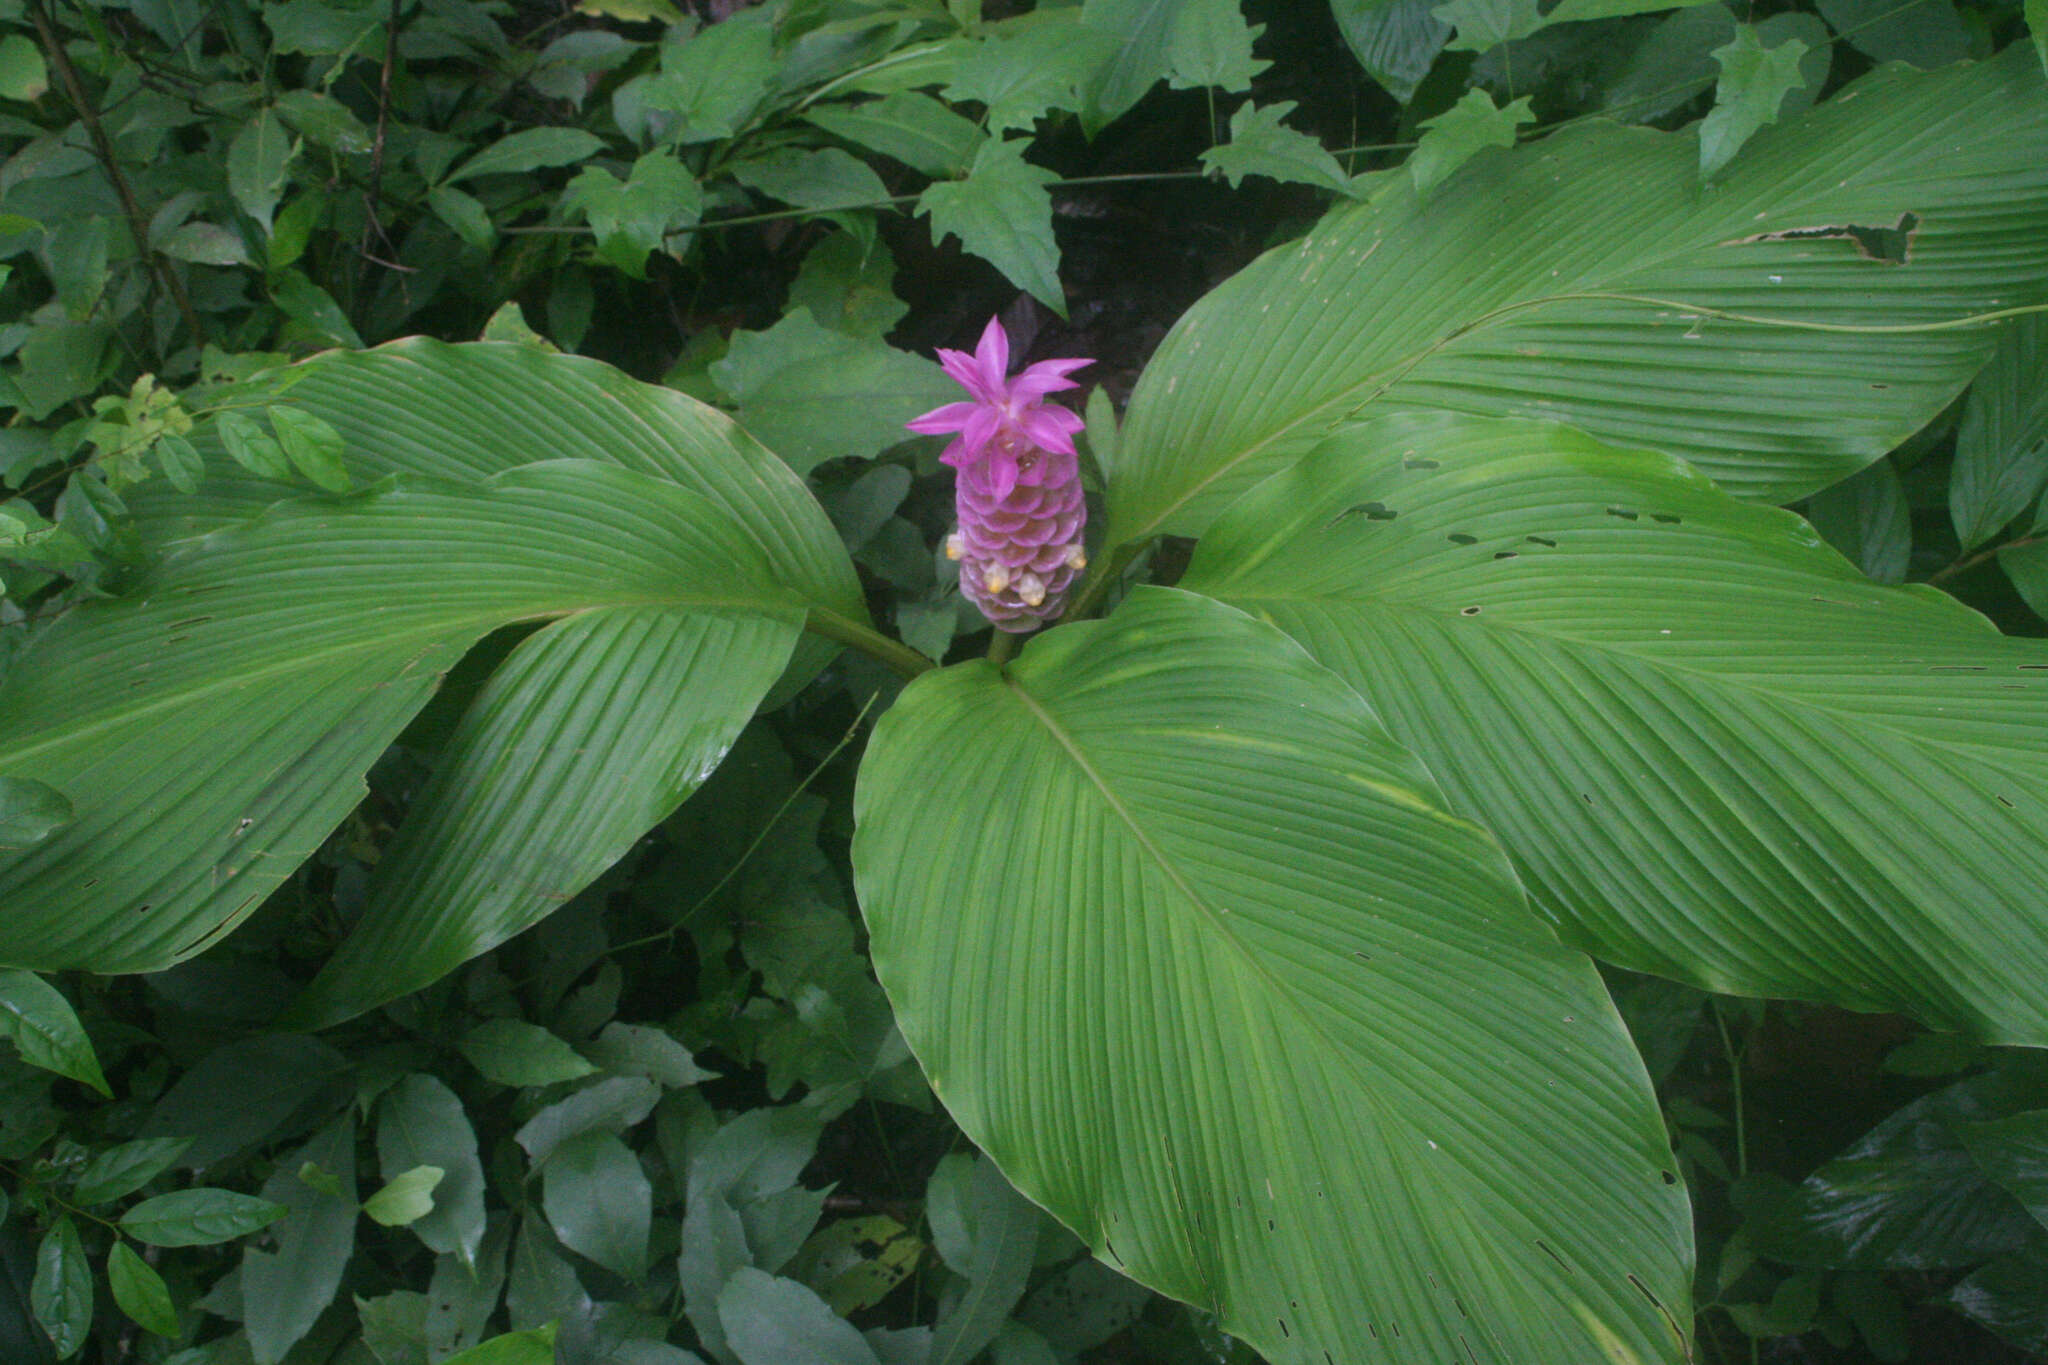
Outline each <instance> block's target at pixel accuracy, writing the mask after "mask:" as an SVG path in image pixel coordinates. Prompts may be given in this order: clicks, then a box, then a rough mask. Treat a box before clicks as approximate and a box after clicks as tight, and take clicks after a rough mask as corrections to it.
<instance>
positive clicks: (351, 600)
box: [0, 460, 806, 972]
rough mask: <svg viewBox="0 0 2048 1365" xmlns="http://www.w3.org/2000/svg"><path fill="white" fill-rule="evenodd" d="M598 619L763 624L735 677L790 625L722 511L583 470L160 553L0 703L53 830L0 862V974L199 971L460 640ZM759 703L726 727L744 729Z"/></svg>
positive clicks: (360, 501) (376, 496)
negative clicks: (49, 802) (43, 792)
mask: <svg viewBox="0 0 2048 1365" xmlns="http://www.w3.org/2000/svg"><path fill="white" fill-rule="evenodd" d="M605 607H637V608H650V609H659V610H663V611H669V612H677V613H688V614H710V615H718V616H725V615H739V616H743V617H750V618H759V619H765V620H767V621H770V622H773V623H774V624H775V627H776V629H775V631H773V632H765V633H760V634H758V635H757V637H756V639H755V645H754V647H755V648H756V649H758V650H759V651H760V652H761V655H760V657H759V658H757V659H756V660H755V662H754V667H755V668H759V667H763V666H765V667H769V668H773V669H779V668H780V667H781V666H782V665H783V663H784V662H785V661H786V659H787V657H788V652H789V650H790V648H791V647H792V646H793V644H794V642H795V639H796V636H797V632H798V630H799V629H800V626H801V623H802V620H803V617H804V612H805V609H806V602H805V600H804V599H803V598H802V597H801V596H800V595H799V594H798V593H797V592H795V591H794V590H792V589H790V588H788V587H785V586H783V585H782V584H781V583H780V582H779V581H778V578H777V575H776V573H775V572H774V570H773V569H772V568H771V567H770V565H769V564H768V562H767V558H766V556H765V555H764V554H763V553H762V552H761V550H760V549H759V547H758V545H757V544H756V542H755V541H754V539H753V538H752V537H751V536H750V535H749V534H748V532H747V530H746V529H745V528H744V527H743V526H742V525H740V524H739V523H736V522H735V521H733V520H732V519H731V518H730V517H728V516H727V515H725V514H724V511H723V509H721V508H719V507H717V506H715V505H714V504H712V503H710V502H709V501H708V500H707V499H706V498H704V497H703V496H701V495H700V494H697V493H694V492H691V491H689V490H686V489H684V488H681V487H678V486H676V485H675V484H673V483H671V482H668V481H666V480H664V479H661V478H658V477H655V476H653V475H651V474H646V473H640V472H636V471H633V470H630V469H625V468H621V467H619V466H617V465H615V464H604V463H598V462H594V461H574V460H567V461H552V462H548V463H544V464H537V465H528V466H524V467H519V468H513V469H508V470H506V471H504V472H502V473H499V474H496V475H494V476H491V477H488V478H486V479H484V480H482V481H481V482H475V483H470V482H450V481H447V480H437V479H431V478H424V477H413V478H401V477H398V476H393V477H391V478H389V479H387V480H385V481H383V482H381V483H380V484H379V485H378V486H377V487H376V488H374V489H372V490H369V491H366V492H364V493H362V494H359V495H355V496H351V497H344V498H325V497H319V498H310V499H305V500H301V501H295V502H288V503H284V504H281V505H279V506H277V507H275V508H273V509H271V510H270V511H269V512H267V513H264V514H262V515H260V516H257V517H255V518H254V519H252V520H246V521H242V522H239V523H233V524H229V525H228V526H227V527H226V528H225V529H221V530H218V531H215V532H213V533H212V534H210V535H206V536H202V537H198V538H195V539H190V540H186V541H184V542H182V543H180V544H178V545H177V546H175V547H174V548H172V549H171V550H170V551H169V552H168V553H166V554H165V555H164V556H163V557H162V559H161V561H160V562H159V563H157V564H156V565H155V566H154V567H153V569H152V570H151V572H150V576H149V578H148V579H147V581H146V582H144V583H143V584H141V585H140V586H139V587H138V588H137V589H136V590H135V591H134V592H133V593H132V594H131V595H129V596H127V597H125V598H121V599H118V600H111V601H104V602H93V603H88V604H86V605H83V606H81V607H79V608H76V609H74V610H73V611H72V612H71V613H70V614H68V615H67V616H65V617H63V618H62V619H60V620H58V621H57V622H55V623H53V624H52V625H51V626H50V627H49V628H47V629H46V630H44V631H42V632H41V633H40V634H39V635H38V636H37V637H36V638H34V639H32V640H31V642H30V643H29V644H28V645H27V646H25V647H24V648H23V649H22V650H21V651H20V652H19V653H18V654H17V655H16V656H15V657H14V659H13V660H12V661H11V665H10V667H9V669H8V672H7V674H6V676H5V678H4V679H0V772H5V773H7V774H9V775H18V776H27V777H33V778H35V779H36V780H39V781H45V782H48V783H49V784H50V785H52V786H54V787H56V788H58V789H59V790H61V791H63V792H64V793H65V794H66V796H67V797H68V798H69V799H70V800H71V802H72V804H73V806H74V809H75V811H76V814H77V819H76V820H75V821H74V822H73V823H72V824H70V825H68V826H66V827H65V828H64V829H62V830H61V831H59V832H58V833H56V834H54V835H52V836H51V837H50V838H48V839H46V840H44V841H42V842H41V843H39V844H37V845H35V846H33V847H32V848H30V849H28V850H27V851H25V852H23V853H20V854H18V855H15V856H12V857H10V858H9V859H7V860H5V861H0V903H4V904H5V905H6V906H7V907H8V915H7V917H6V922H5V924H4V925H0V961H6V962H8V963H13V964H19V965H23V966H30V967H35V968H38V969H43V970H56V969H62V968H72V967H83V968H89V969H91V970H94V971H100V972H116V971H146V970H153V969H157V968H161V967H165V966H169V965H171V964H172V963H174V962H177V961H180V960H182V959H183V958H185V957H188V956H190V955H192V954H193V953H196V952H198V951H199V950H200V949H202V948H203V947H205V946H206V945H207V944H208V943H210V942H212V941H213V940H214V939H215V938H217V937H218V936H219V935H220V934H222V933H224V932H225V931H226V930H228V929H229V928H231V927H232V926H233V925H234V924H235V923H237V922H239V920H240V919H241V918H242V917H243V916H245V915H246V914H247V913H248V912H249V911H250V910H251V909H253V908H254V906H255V905H256V904H257V903H258V902H259V901H261V900H262V898H263V897H264V896H265V895H267V894H268V893H269V891H270V890H271V889H273V888H274V887H275V886H277V885H278V883H279V882H280V881H281V880H282V879H283V878H284V877H285V876H287V875H288V874H289V873H290V872H291V871H292V870H293V869H294V868H295V867H296V866H297V865H298V863H299V862H301V861H302V860H303V859H304V858H305V857H306V856H307V855H308V854H309V853H310V852H311V851H312V850H313V849H314V848H315V847H317V846H318V844H319V842H320V841H321V840H322V839H324V838H325V837H326V835H327V834H328V832H329V831H330V830H331V829H332V828H333V827H334V826H335V824H336V823H338V822H339V821H340V820H341V818H342V817H343V816H344V815H346V813H347V812H348V810H349V809H350V807H351V806H353V805H354V803H355V801H356V800H357V799H358V798H359V797H360V795H361V792H362V781H361V779H362V774H363V772H364V771H365V770H366V769H367V768H368V766H369V764H370V763H371V762H372V761H373V760H374V759H375V758H376V757H377V755H378V754H379V753H380V752H381V751H382V749H383V748H384V746H385V745H386V744H388V743H389V742H390V741H391V740H392V739H393V738H395V737H396V735H397V734H398V732H399V730H400V729H401V728H402V727H403V726H404V724H405V722H406V721H407V720H408V719H409V718H410V717H411V716H412V714H413V713H414V712H415V711H417V709H418V708H419V707H420V706H421V705H422V704H423V703H424V702H425V700H426V699H427V697H428V696H429V695H430V694H431V692H432V690H433V689H434V687H435V685H436V684H437V683H438V681H439V677H440V675H441V674H442V673H443V672H445V671H446V670H447V669H448V668H449V667H450V666H451V665H452V664H453V663H454V662H455V660H456V659H457V658H458V657H459V656H460V655H461V654H462V653H463V652H464V651H465V650H466V649H468V648H469V646H470V645H471V644H473V643H474V642H475V641H476V640H477V639H478V638H480V637H481V636H482V635H484V634H486V633H487V632H489V631H491V630H494V629H496V628H498V627H500V626H502V625H505V624H508V623H511V622H515V621H525V620H536V619H540V620H544V619H547V618H551V617H558V616H565V615H570V614H573V613H576V612H580V611H588V610H592V609H597V608H605ZM745 672H746V670H745V668H744V667H740V668H739V669H738V673H737V674H736V676H738V675H743V674H744V673H745ZM758 701H759V695H758V692H755V693H753V694H750V695H734V696H730V697H727V698H726V699H725V704H726V705H728V706H731V707H737V708H738V709H739V712H740V718H741V719H744V716H745V714H746V713H747V712H748V711H751V709H752V708H753V706H754V705H755V704H756V703H757V702H758ZM697 761H700V762H701V761H702V759H701V756H700V758H699V760H697Z"/></svg>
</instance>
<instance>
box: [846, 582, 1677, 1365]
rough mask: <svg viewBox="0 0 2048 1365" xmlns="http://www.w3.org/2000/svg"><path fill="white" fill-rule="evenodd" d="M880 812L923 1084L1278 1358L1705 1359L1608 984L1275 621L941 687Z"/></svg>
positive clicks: (910, 739)
mask: <svg viewBox="0 0 2048 1365" xmlns="http://www.w3.org/2000/svg"><path fill="white" fill-rule="evenodd" d="M856 819H857V822H858V833H857V835H856V838H855V842H854V870H855V877H856V881H857V884H858V887H859V891H860V899H861V904H862V907H863V911H864V913H865V915H866V916H867V920H868V925H869V928H870V930H871V934H872V947H873V956H874V961H875V965H876V970H877V972H878V974H879V976H880V977H881V980H882V983H883V985H884V986H885V987H886V988H887V989H888V991H889V994H890V997H891V999H892V1001H893V1002H894V1004H895V1006H896V1009H897V1016H898V1020H899V1022H900V1024H901V1027H902V1029H903V1033H904V1036H905V1038H906V1039H908V1040H909V1042H910V1044H911V1046H912V1048H913V1049H914V1050H915V1051H916V1053H917V1055H918V1058H919V1061H920V1062H921V1063H922V1064H923V1065H924V1067H925V1070H926V1073H927V1075H928V1076H929V1077H930V1078H931V1081H932V1084H933V1088H934V1089H935V1090H936V1091H937V1092H938V1094H939V1095H940V1097H941V1098H942V1099H943V1100H944V1101H945V1103H946V1106H947V1108H948V1110H949V1111H950V1112H951V1113H952V1114H953V1115H954V1117H955V1118H956V1119H957V1120H958V1121H959V1123H960V1125H961V1127H962V1128H963V1129H964V1130H965V1131H966V1132H967V1133H968V1134H969V1136H970V1137H972V1138H973V1139H974V1140H975V1142H976V1143H977V1144H978V1145H979V1146H980V1147H981V1148H982V1149H983V1151H985V1152H986V1153H988V1155H989V1156H991V1157H992V1158H993V1159H994V1160H995V1161H996V1162H997V1163H998V1164H999V1165H1000V1166H1001V1168H1002V1170H1003V1172H1004V1174H1005V1175H1006V1176H1007V1177H1008V1178H1009V1179H1010V1180H1011V1182H1012V1183H1013V1184H1015V1186H1016V1187H1017V1188H1018V1189H1019V1190H1021V1191H1022V1192H1023V1193H1024V1194H1026V1195H1027V1196H1029V1197H1030V1198H1031V1199H1033V1200H1034V1201H1036V1202H1038V1203H1039V1204H1041V1205H1042V1206H1044V1207H1045V1208H1047V1209H1048V1210H1050V1211H1051V1212H1052V1213H1053V1214H1054V1215H1055V1216H1056V1217H1058V1218H1059V1219H1060V1220H1061V1221H1062V1222H1064V1223H1066V1224H1067V1225H1068V1226H1069V1227H1071V1228H1073V1229H1074V1230H1075V1231H1077V1232H1078V1233H1079V1234H1080V1235H1081V1236H1082V1237H1083V1238H1084V1239H1085V1240H1086V1241H1087V1243H1088V1244H1089V1246H1090V1247H1091V1248H1092V1249H1094V1250H1095V1252H1096V1253H1097V1254H1098V1255H1099V1256H1101V1257H1103V1258H1104V1259H1105V1260H1107V1261H1109V1262H1110V1263H1112V1264H1114V1265H1116V1266H1117V1267H1118V1268H1120V1269H1121V1270H1123V1271H1124V1272H1125V1273H1126V1274H1128V1275H1131V1276H1132V1277H1134V1278H1136V1279H1138V1280H1139V1281H1141V1282H1143V1283H1145V1284H1148V1285H1151V1286H1153V1287H1155V1288H1157V1289H1159V1290H1161V1291H1162V1292H1165V1293H1168V1294H1172V1295H1175V1296H1176V1297H1179V1298H1182V1299H1186V1300H1188V1301H1190V1302H1193V1303H1196V1304H1198V1305H1200V1306H1202V1307H1204V1308H1206V1309H1209V1310H1211V1311H1214V1312H1216V1313H1218V1314H1220V1315H1221V1318H1222V1321H1223V1323H1224V1325H1225V1326H1226V1327H1227V1328H1229V1330H1231V1331H1232V1332H1234V1333H1237V1334H1238V1335H1240V1336H1242V1337H1244V1338H1245V1339H1246V1340H1247V1341H1249V1342H1251V1343H1252V1344H1253V1345H1254V1346H1256V1347H1257V1348H1258V1349H1259V1350H1260V1351H1262V1352H1264V1353H1265V1354H1266V1356H1267V1357H1268V1358H1269V1359H1271V1360H1273V1361H1275V1362H1280V1363H1282V1365H1293V1363H1294V1362H1303V1363H1304V1365H1311V1363H1312V1365H1324V1362H1325V1359H1326V1357H1325V1355H1324V1353H1325V1352H1328V1353H1329V1356H1330V1357H1333V1358H1336V1359H1340V1360H1362V1359H1379V1360H1390V1361H1431V1362H1436V1361H1442V1360H1447V1359H1459V1358H1462V1359H1476V1360H1479V1361H1485V1362H1493V1361H1499V1362H1507V1361H1529V1360H1580V1359H1591V1358H1595V1357H1596V1356H1599V1355H1601V1354H1602V1353H1604V1352H1607V1351H1609V1350H1610V1349H1611V1350H1612V1351H1613V1352H1614V1353H1615V1354H1616V1357H1617V1358H1623V1359H1627V1358H1635V1359H1640V1360H1644V1361H1649V1360H1677V1359H1679V1358H1680V1355H1681V1342H1680V1339H1679V1338H1678V1336H1676V1335H1675V1334H1674V1330H1673V1327H1672V1323H1673V1322H1674V1321H1675V1322H1676V1323H1679V1324H1685V1323H1688V1322H1689V1320H1690V1319H1689V1313H1688V1309H1687V1305H1686V1295H1687V1268H1686V1267H1687V1261H1688V1259H1689V1255H1690V1231H1689V1226H1688V1214H1687V1208H1686V1204H1685V1199H1684V1195H1683V1192H1682V1191H1681V1190H1679V1189H1677V1188H1676V1187H1675V1178H1674V1177H1670V1176H1668V1175H1666V1174H1665V1173H1664V1172H1665V1170H1666V1168H1667V1167H1668V1165H1669V1160H1670V1155H1669V1150H1668V1146H1667V1144H1666V1141H1665V1138H1664V1133H1663V1129H1662V1125H1661V1123H1660V1122H1659V1120H1658V1118H1657V1114H1656V1109H1655V1104H1654V1101H1653V1100H1652V1098H1651V1095H1650V1090H1649V1085H1648V1082H1647V1080H1646V1079H1645V1077H1644V1075H1643V1072H1642V1066H1641V1063H1640V1062H1639V1061H1638V1060H1637V1059H1636V1057H1635V1055H1634V1053H1633V1052H1632V1051H1631V1049H1630V1047H1629V1043H1628V1040H1627V1037H1626V1035H1625V1033H1624V1032H1623V1030H1622V1026H1621V1024H1620V1021H1619V1019H1618V1017H1617V1016H1616V1015H1615V1013H1614V1011H1613V1008H1612V1006H1611V1005H1610V1003H1609V1002H1608V999H1607V996H1606V993H1605V992H1604V990H1603V989H1602V988H1601V986H1600V983H1599V980H1598V978H1597V976H1596V975H1595V974H1594V972H1593V970H1592V968H1591V966H1590V964H1589V963H1587V962H1586V960H1585V959H1584V958H1582V957H1580V956H1579V955H1578V954H1577V953H1575V952H1573V951H1570V950H1568V949H1565V948H1563V947H1561V946H1560V945H1559V944H1558V943H1557V942H1556V941H1555V939H1554V938H1553V937H1552V936H1551V934H1550V933H1549V931H1548V930H1547V929H1546V928H1545V927H1544V926H1543V925H1542V924H1541V922H1540V921H1539V920H1537V919H1536V917H1535V916H1533V915H1531V914H1530V913H1529V912H1528V910H1527V909H1526V907H1525V906H1524V904H1523V902H1522V900H1521V896H1520V893H1519V891H1518V889H1517V888H1516V886H1515V884H1514V880H1513V878H1512V876H1511V875H1510V874H1509V872H1508V870H1507V866H1506V862H1505V860H1504V859H1503V858H1502V857H1501V855H1500V853H1499V851H1498V849H1497V848H1496V847H1495V846H1494V844H1493V843H1492V841H1491V840H1489V839H1488V838H1487V837H1486V835H1485V834H1484V833H1482V832H1481V831H1480V830H1478V829H1477V828H1476V827H1475V826H1472V825H1470V824H1468V823H1466V822H1465V821H1463V820H1460V819H1457V818H1456V817H1454V816H1451V815H1448V814H1446V813H1445V812H1444V810H1443V808H1442V805H1441V802H1440V799H1439V797H1438V795H1437V793H1436V790H1435V788H1434V786H1433V785H1432V784H1431V782H1430V780H1429V778H1428V776H1427V774H1426V773H1424V772H1423V770H1422V768H1421V766H1420V765H1419V764H1418V763H1416V762H1415V760H1414V759H1413V758H1412V757H1411V756H1410V755H1409V754H1407V753H1406V752H1405V751H1403V750H1401V749H1400V748H1398V747H1397V746H1396V745H1395V744H1394V743H1393V742H1392V741H1391V740H1390V739H1388V737H1387V735H1386V734H1385V732H1384V731H1383V730H1381V729H1380V727H1379V726H1378V725H1377V724H1376V723H1375V722H1374V721H1373V720H1372V718H1371V716H1370V714H1369V713H1368V712H1367V711H1366V710H1365V708H1364V707H1363V706H1362V705H1361V704H1360V702H1359V699H1358V698H1357V696H1356V695H1355V694H1354V693H1353V692H1352V691H1351V690H1350V689H1349V688H1347V687H1345V686H1344V685H1343V684H1342V683H1341V682H1340V681H1339V680H1338V679H1336V678H1335V677H1333V676H1332V675H1331V674H1330V673H1328V672H1327V671H1326V670H1324V669H1323V668H1321V667H1319V666H1318V665H1316V664H1315V663H1314V662H1313V661H1311V660H1310V659H1308V658H1307V657H1305V656H1304V655H1303V654H1301V653H1300V652H1299V651H1297V650H1295V649H1293V648H1291V647H1290V646H1289V645H1288V643H1287V642H1286V640H1285V639H1284V638H1283V637H1281V636H1280V635H1279V634H1278V633H1277V632H1274V631H1273V630H1271V629H1270V628H1269V627H1266V626H1263V625H1261V624H1259V623H1256V622H1253V621H1251V620H1249V619H1247V618H1245V617H1244V616H1242V615H1240V614H1239V613H1237V612H1234V611H1230V610H1228V609H1226V608H1223V607H1221V606H1218V605H1217V604H1215V603H1213V602H1206V601H1203V600H1201V599H1199V598H1196V597H1193V596H1190V595H1188V594H1185V593H1180V592H1176V591H1173V590H1170V589H1162V588H1147V589H1143V590H1141V592H1140V593H1139V594H1138V595H1137V596H1135V597H1134V598H1133V599H1132V600H1130V601H1129V602H1127V603H1126V604H1125V605H1124V606H1123V607H1122V608H1121V609H1120V610H1119V612H1118V613H1117V615H1116V616H1115V617H1114V618H1112V619H1111V620H1110V621H1108V622H1090V623H1087V624H1083V625H1076V626H1069V627H1066V628H1062V629H1060V630H1058V631H1055V632H1053V633H1051V634H1050V635H1047V636H1043V637H1041V638H1039V639H1038V640H1036V641H1034V642H1033V643H1032V644H1030V645H1029V646H1027V648H1026V650H1025V652H1024V654H1023V656H1022V658H1021V660H1020V661H1019V662H1017V663H1015V664H1013V665H1012V666H1011V667H1010V668H1009V670H1008V672H1007V673H1004V672H999V671H998V670H997V669H995V668H993V667H991V666H989V665H988V664H986V663H982V662H975V663H968V664H962V665H959V666H957V667H954V668H950V669H947V670H944V671H943V672H938V673H933V674H928V675H926V676H925V677H923V678H921V679H919V680H918V681H917V682H915V683H913V684H912V685H911V686H910V687H909V688H908V689H906V691H905V692H904V694H903V696H902V698H901V700H900V701H899V702H898V704H897V705H896V707H895V708H894V709H892V710H891V711H890V712H889V713H888V714H887V715H886V716H885V717H884V718H883V720H882V722H881V724H880V725H879V726H878V727H877V729H876V733H875V736H874V738H873V740H872V741H871V745H870V748H869V750H868V754H867V757H866V758H865V760H864V761H863V765H862V772H861V778H860V785H859V790H858V795H857V797H856ZM1660 1305H1661V1306H1660ZM1397 1329H1398V1330H1397Z"/></svg>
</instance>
